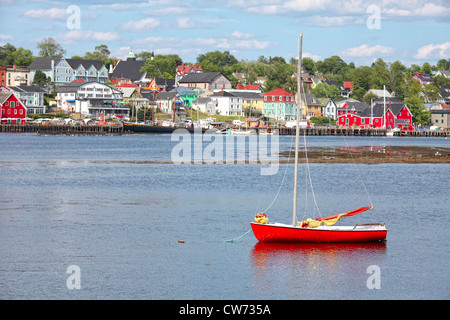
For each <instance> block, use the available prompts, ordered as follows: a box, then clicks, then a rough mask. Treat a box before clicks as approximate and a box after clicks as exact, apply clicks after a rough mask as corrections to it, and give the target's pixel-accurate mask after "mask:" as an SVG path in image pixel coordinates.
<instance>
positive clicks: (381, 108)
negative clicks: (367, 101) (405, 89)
mask: <svg viewBox="0 0 450 320" xmlns="http://www.w3.org/2000/svg"><path fill="white" fill-rule="evenodd" d="M337 125H338V126H339V127H350V128H351V127H359V128H386V129H394V128H398V129H402V130H413V129H414V123H413V121H412V113H411V111H410V110H409V108H408V106H407V105H406V104H404V103H403V102H402V101H401V100H399V99H395V98H390V99H386V104H384V99H382V98H379V99H375V100H374V103H373V105H372V106H369V107H368V108H366V109H364V110H363V112H361V113H352V112H348V113H344V114H341V115H340V116H338V121H337Z"/></svg>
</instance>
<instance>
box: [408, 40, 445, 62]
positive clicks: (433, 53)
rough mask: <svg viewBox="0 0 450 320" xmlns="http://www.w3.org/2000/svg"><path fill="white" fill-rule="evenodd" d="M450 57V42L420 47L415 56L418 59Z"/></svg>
mask: <svg viewBox="0 0 450 320" xmlns="http://www.w3.org/2000/svg"><path fill="white" fill-rule="evenodd" d="M449 56H450V42H444V43H440V44H428V45H426V46H423V47H420V48H419V49H418V50H417V53H416V54H415V56H414V57H415V58H417V59H430V58H445V59H447V58H448V57H449Z"/></svg>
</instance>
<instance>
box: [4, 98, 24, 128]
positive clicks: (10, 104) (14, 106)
mask: <svg viewBox="0 0 450 320" xmlns="http://www.w3.org/2000/svg"><path fill="white" fill-rule="evenodd" d="M0 115H1V120H0V122H1V123H18V124H25V122H26V117H27V107H25V105H24V104H23V103H22V101H20V100H19V99H18V98H17V97H16V96H15V95H14V93H13V92H0Z"/></svg>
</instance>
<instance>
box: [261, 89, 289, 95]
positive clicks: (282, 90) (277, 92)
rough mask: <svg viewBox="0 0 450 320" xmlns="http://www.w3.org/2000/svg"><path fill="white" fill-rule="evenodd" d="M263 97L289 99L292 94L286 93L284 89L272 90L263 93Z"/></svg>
mask: <svg viewBox="0 0 450 320" xmlns="http://www.w3.org/2000/svg"><path fill="white" fill-rule="evenodd" d="M263 96H289V97H291V96H293V94H292V93H289V92H287V91H286V90H284V89H281V88H277V89H274V90H272V91H269V92H267V93H263Z"/></svg>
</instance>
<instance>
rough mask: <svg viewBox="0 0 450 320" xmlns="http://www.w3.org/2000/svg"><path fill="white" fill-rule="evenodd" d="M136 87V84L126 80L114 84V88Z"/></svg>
mask: <svg viewBox="0 0 450 320" xmlns="http://www.w3.org/2000/svg"><path fill="white" fill-rule="evenodd" d="M137 87H138V86H137V85H134V84H131V83H126V82H123V83H121V84H117V85H116V88H137Z"/></svg>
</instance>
